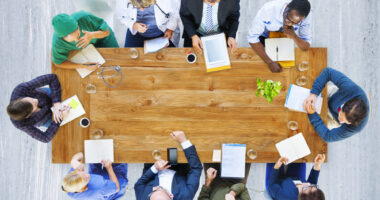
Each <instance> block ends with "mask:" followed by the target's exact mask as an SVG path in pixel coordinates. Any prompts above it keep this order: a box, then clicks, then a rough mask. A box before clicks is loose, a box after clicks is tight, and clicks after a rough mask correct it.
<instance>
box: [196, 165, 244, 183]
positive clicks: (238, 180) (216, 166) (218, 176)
mask: <svg viewBox="0 0 380 200" xmlns="http://www.w3.org/2000/svg"><path fill="white" fill-rule="evenodd" d="M210 167H212V168H214V169H216V170H217V171H218V172H217V174H216V177H215V180H218V179H223V180H226V181H228V182H230V183H231V184H235V183H244V184H247V179H248V175H249V170H250V169H251V163H246V164H245V176H244V178H243V179H239V178H222V177H220V175H221V169H220V163H204V164H203V169H204V172H205V178H207V170H208V168H210ZM215 180H214V181H213V182H216V183H217V182H218V181H215Z"/></svg>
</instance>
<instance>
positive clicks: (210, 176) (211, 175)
mask: <svg viewBox="0 0 380 200" xmlns="http://www.w3.org/2000/svg"><path fill="white" fill-rule="evenodd" d="M217 172H218V171H217V170H216V169H214V168H212V167H210V168H208V169H207V172H206V187H208V186H210V184H211V183H212V181H213V180H214V179H215V177H216V174H217Z"/></svg>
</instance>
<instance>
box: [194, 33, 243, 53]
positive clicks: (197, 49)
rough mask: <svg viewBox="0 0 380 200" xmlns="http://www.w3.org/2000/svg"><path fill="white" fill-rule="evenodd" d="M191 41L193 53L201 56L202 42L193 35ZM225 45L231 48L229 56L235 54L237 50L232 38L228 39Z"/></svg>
mask: <svg viewBox="0 0 380 200" xmlns="http://www.w3.org/2000/svg"><path fill="white" fill-rule="evenodd" d="M191 40H192V42H193V48H194V50H195V52H197V53H198V54H202V49H203V44H202V40H201V39H200V38H199V36H198V35H194V36H192V37H191ZM227 45H228V46H229V47H230V48H231V54H233V53H235V52H236V50H237V49H238V45H237V42H236V40H235V38H233V37H228V40H227Z"/></svg>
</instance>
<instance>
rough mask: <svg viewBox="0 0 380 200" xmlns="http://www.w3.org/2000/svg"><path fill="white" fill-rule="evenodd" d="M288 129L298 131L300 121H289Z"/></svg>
mask: <svg viewBox="0 0 380 200" xmlns="http://www.w3.org/2000/svg"><path fill="white" fill-rule="evenodd" d="M288 129H290V130H292V131H296V130H297V129H298V123H297V122H296V121H289V122H288Z"/></svg>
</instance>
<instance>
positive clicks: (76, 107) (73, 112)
mask: <svg viewBox="0 0 380 200" xmlns="http://www.w3.org/2000/svg"><path fill="white" fill-rule="evenodd" d="M61 104H62V106H65V105H67V106H70V112H69V113H68V114H67V115H66V116H65V117H64V118H63V120H62V122H61V125H60V126H63V125H65V124H67V123H69V122H71V121H73V120H74V119H76V118H78V117H80V116H82V115H84V114H85V113H86V111H85V110H84V108H83V106H82V104H81V103H80V101H79V99H78V96H77V95H74V96H72V97H70V98H68V99H66V100H65V101H63V102H62V103H61ZM51 109H52V110H53V107H52V108H51Z"/></svg>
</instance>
